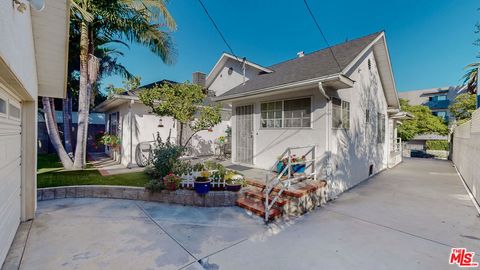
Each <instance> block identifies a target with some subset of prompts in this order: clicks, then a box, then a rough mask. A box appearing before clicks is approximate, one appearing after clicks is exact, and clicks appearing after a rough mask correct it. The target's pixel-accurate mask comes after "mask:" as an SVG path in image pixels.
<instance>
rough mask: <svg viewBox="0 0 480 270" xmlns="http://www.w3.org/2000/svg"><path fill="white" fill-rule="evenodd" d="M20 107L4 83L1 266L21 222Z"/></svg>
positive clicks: (0, 102) (0, 92)
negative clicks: (6, 89) (5, 88)
mask: <svg viewBox="0 0 480 270" xmlns="http://www.w3.org/2000/svg"><path fill="white" fill-rule="evenodd" d="M20 108H21V106H20V103H19V102H18V101H17V100H15V99H14V98H13V97H12V96H11V95H9V94H8V93H7V92H6V91H5V90H4V89H2V88H1V85H0V265H1V262H3V260H4V259H5V256H6V254H7V252H8V249H9V247H10V244H11V243H12V240H13V237H14V236H15V232H16V230H17V227H18V224H19V223H20V204H21V202H20V183H21V167H20V166H21V162H20V160H21V135H20V131H21V125H20V123H21V120H20V119H21V117H20V115H21V111H20Z"/></svg>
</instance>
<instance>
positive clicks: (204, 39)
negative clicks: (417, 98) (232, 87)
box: [102, 0, 480, 91]
mask: <svg viewBox="0 0 480 270" xmlns="http://www.w3.org/2000/svg"><path fill="white" fill-rule="evenodd" d="M203 1H204V3H205V5H206V6H207V8H208V10H209V12H210V14H211V15H212V16H213V18H214V19H215V21H216V22H217V24H218V25H219V27H220V29H221V30H222V32H223V34H224V35H225V37H226V39H227V41H228V42H229V43H230V45H231V46H232V48H233V50H234V51H235V53H236V54H237V55H239V56H246V57H247V59H249V60H251V61H253V62H256V63H258V64H261V65H264V66H268V65H271V64H274V63H277V62H280V61H284V60H287V59H291V58H294V57H296V53H297V52H298V51H305V52H306V53H308V52H311V51H315V50H318V49H321V48H324V47H326V44H325V43H324V41H323V40H322V38H321V36H320V34H319V32H318V31H317V29H316V28H315V26H314V24H313V21H312V19H311V18H310V17H309V15H308V13H307V10H306V9H305V6H304V4H303V1H302V0H229V1H225V0H203ZM308 2H309V4H310V7H311V9H312V11H313V12H314V14H315V16H316V17H317V20H318V22H319V23H320V26H321V27H322V30H323V32H324V33H325V35H326V36H327V38H328V41H329V43H330V44H337V43H341V42H343V41H345V39H347V38H348V39H353V38H357V37H361V36H364V35H367V34H369V33H373V32H376V31H379V30H385V31H386V35H387V44H388V47H389V51H390V57H391V60H392V65H393V72H394V76H395V80H396V84H397V89H398V91H405V90H414V89H422V88H431V87H440V86H447V85H455V84H459V83H460V78H461V76H462V74H463V67H464V66H465V65H466V64H468V63H471V62H474V61H476V59H475V57H476V55H477V52H478V51H480V47H476V46H474V45H473V44H472V43H473V42H474V41H475V39H476V38H477V37H478V38H480V34H475V33H474V26H475V24H476V23H477V22H478V21H479V19H480V11H477V9H478V8H479V7H480V2H478V1H475V0H456V1H454V0H435V1H431V0H416V1H412V0H403V1H384V0H370V1H358V0H344V1H319V0H309V1H308ZM169 10H170V12H171V13H172V15H173V17H174V18H175V20H176V21H177V24H178V29H177V31H176V32H175V33H174V34H173V38H174V41H175V44H176V48H177V52H178V55H177V61H176V63H175V64H174V65H170V66H168V65H165V64H163V63H162V61H161V60H160V59H159V58H158V57H156V56H155V55H153V54H152V53H150V52H149V51H148V49H145V48H142V47H140V46H136V45H132V46H131V48H130V49H125V54H126V55H125V56H124V57H122V58H121V62H122V63H123V64H124V65H125V66H126V67H127V68H128V69H129V70H130V71H131V72H132V73H133V74H135V75H139V76H141V77H142V84H146V83H150V82H153V81H158V80H161V79H170V80H175V81H180V82H183V81H186V80H191V74H192V72H194V71H202V72H205V73H207V74H208V72H209V71H210V69H211V68H212V67H213V65H214V64H215V62H216V61H217V60H218V58H219V57H220V55H221V53H222V52H223V51H227V47H226V46H225V44H224V43H223V41H222V40H221V38H220V37H219V36H218V34H217V32H216V31H215V29H214V28H213V26H212V24H211V22H210V21H209V19H208V17H207V16H206V15H205V13H204V11H203V10H202V8H201V6H200V4H199V3H198V2H197V1H196V0H176V1H175V0H172V1H170V4H169ZM121 82H122V78H120V77H118V76H112V77H108V78H105V79H104V80H103V82H102V84H103V86H106V85H107V84H109V83H113V84H114V85H116V86H121V85H122V83H121Z"/></svg>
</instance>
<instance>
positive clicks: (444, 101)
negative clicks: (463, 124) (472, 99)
mask: <svg viewBox="0 0 480 270" xmlns="http://www.w3.org/2000/svg"><path fill="white" fill-rule="evenodd" d="M466 92H467V89H466V87H465V86H448V87H439V88H430V89H421V90H413V91H406V92H399V93H398V95H399V98H403V99H408V100H409V102H410V105H425V106H427V107H429V108H430V109H431V110H432V114H433V115H436V116H439V117H441V118H443V119H444V120H445V121H450V120H452V119H451V118H452V117H453V116H452V115H451V113H450V111H449V110H448V106H450V104H451V103H452V102H453V100H454V99H455V97H456V96H458V95H460V94H463V93H466Z"/></svg>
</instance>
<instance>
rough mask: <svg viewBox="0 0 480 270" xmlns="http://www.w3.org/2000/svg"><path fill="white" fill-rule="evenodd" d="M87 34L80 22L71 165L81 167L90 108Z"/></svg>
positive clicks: (84, 161)
mask: <svg viewBox="0 0 480 270" xmlns="http://www.w3.org/2000/svg"><path fill="white" fill-rule="evenodd" d="M88 45H89V35H88V26H87V23H86V22H84V21H83V22H82V24H81V32H80V86H79V93H78V126H77V143H76V147H75V159H74V161H73V167H74V168H76V169H83V168H84V167H85V164H86V150H87V133H88V114H89V109H90V95H89V91H90V89H91V86H89V82H88V50H89V46H88Z"/></svg>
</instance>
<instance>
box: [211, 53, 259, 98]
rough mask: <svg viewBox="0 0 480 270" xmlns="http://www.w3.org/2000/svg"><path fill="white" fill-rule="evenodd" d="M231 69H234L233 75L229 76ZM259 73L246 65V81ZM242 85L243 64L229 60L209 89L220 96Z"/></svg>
mask: <svg viewBox="0 0 480 270" xmlns="http://www.w3.org/2000/svg"><path fill="white" fill-rule="evenodd" d="M229 68H233V70H232V72H231V74H229V71H228V70H229ZM258 72H259V70H258V69H256V68H254V67H252V66H249V65H245V80H248V79H249V78H251V77H252V76H254V75H256V74H258ZM242 83H243V69H242V63H240V62H238V61H235V60H232V59H229V60H228V61H227V62H226V63H225V65H224V66H223V68H222V70H221V71H220V72H219V73H218V75H217V77H215V78H214V81H213V83H212V84H211V85H210V87H208V89H209V90H212V91H215V94H216V95H217V96H219V95H221V94H223V93H225V92H226V91H228V90H230V89H232V88H234V87H235V86H237V85H240V84H242Z"/></svg>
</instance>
